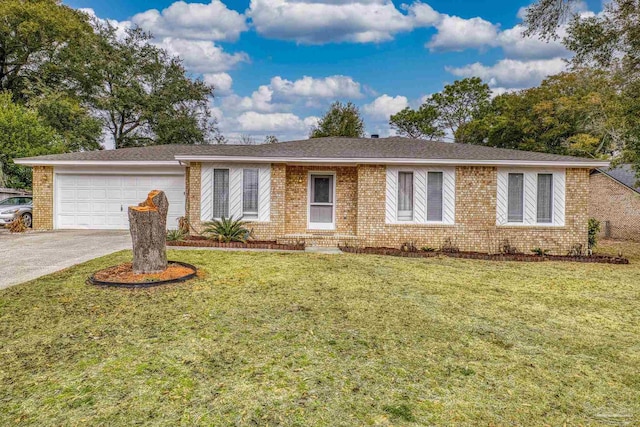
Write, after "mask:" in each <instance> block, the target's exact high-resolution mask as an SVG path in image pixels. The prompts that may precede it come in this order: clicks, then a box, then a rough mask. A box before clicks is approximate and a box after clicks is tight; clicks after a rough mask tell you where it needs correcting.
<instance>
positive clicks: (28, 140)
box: [0, 92, 65, 188]
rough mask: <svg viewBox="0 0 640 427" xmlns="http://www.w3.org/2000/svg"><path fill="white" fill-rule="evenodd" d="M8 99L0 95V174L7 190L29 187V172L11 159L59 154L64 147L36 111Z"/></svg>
mask: <svg viewBox="0 0 640 427" xmlns="http://www.w3.org/2000/svg"><path fill="white" fill-rule="evenodd" d="M11 98H12V97H11V93H10V92H0V169H1V170H2V172H1V173H0V174H1V175H2V176H3V180H4V182H5V185H7V186H9V187H15V188H30V187H31V169H30V168H28V167H25V166H19V165H16V164H15V163H13V159H15V158H18V157H30V156H39V155H43V154H57V153H62V152H64V151H65V145H64V143H63V140H62V138H61V137H60V135H58V134H57V133H56V131H55V129H53V128H52V127H51V126H49V125H47V123H45V121H44V120H42V118H41V117H40V116H39V115H38V113H37V112H36V111H34V110H31V109H29V108H27V107H25V106H23V105H20V104H18V103H15V102H13V100H12V99H11Z"/></svg>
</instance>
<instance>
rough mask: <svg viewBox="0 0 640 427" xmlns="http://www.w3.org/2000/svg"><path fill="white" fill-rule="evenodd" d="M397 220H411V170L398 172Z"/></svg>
mask: <svg viewBox="0 0 640 427" xmlns="http://www.w3.org/2000/svg"><path fill="white" fill-rule="evenodd" d="M398 220H399V221H412V220H413V172H398Z"/></svg>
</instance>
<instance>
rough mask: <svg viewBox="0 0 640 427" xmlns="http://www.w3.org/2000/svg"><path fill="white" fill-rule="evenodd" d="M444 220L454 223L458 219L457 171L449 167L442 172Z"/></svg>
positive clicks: (446, 222)
mask: <svg viewBox="0 0 640 427" xmlns="http://www.w3.org/2000/svg"><path fill="white" fill-rule="evenodd" d="M442 180H443V182H442V222H444V223H445V224H454V223H455V221H456V171H455V169H452V168H449V169H445V170H443V174H442Z"/></svg>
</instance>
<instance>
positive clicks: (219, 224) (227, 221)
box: [202, 216, 253, 243]
mask: <svg viewBox="0 0 640 427" xmlns="http://www.w3.org/2000/svg"><path fill="white" fill-rule="evenodd" d="M246 224H247V223H246V222H245V221H242V219H233V216H230V217H229V218H224V217H223V218H221V219H215V220H213V221H208V222H205V223H204V224H203V225H204V231H203V232H202V234H204V235H206V236H207V237H209V238H210V239H214V240H218V241H219V242H224V243H229V242H242V243H246V242H247V240H249V239H250V238H251V235H252V234H253V230H249V229H248V228H246V227H245V225H246Z"/></svg>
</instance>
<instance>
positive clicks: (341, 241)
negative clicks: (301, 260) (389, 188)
mask: <svg viewBox="0 0 640 427" xmlns="http://www.w3.org/2000/svg"><path fill="white" fill-rule="evenodd" d="M277 240H278V243H285V244H295V243H299V242H304V243H305V244H306V245H307V247H324V248H337V247H338V246H342V245H356V244H358V243H359V242H360V240H361V239H360V238H359V237H358V236H354V235H353V234H337V233H336V234H334V233H313V234H311V233H298V234H285V235H284V236H280V237H278V239H277Z"/></svg>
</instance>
